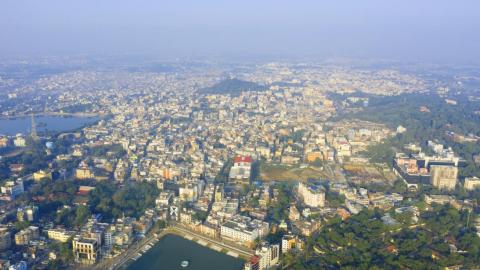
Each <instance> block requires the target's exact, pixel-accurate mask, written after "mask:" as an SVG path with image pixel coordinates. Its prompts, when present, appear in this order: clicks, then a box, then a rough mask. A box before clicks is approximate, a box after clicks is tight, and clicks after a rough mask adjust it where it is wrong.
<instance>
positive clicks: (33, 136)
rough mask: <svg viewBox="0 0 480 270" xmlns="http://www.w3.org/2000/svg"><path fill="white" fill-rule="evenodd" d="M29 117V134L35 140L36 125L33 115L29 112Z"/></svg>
mask: <svg viewBox="0 0 480 270" xmlns="http://www.w3.org/2000/svg"><path fill="white" fill-rule="evenodd" d="M30 119H31V121H30V122H31V128H30V136H31V137H32V139H33V140H35V141H37V140H39V137H38V135H37V125H36V124H35V116H34V115H33V114H31V115H30Z"/></svg>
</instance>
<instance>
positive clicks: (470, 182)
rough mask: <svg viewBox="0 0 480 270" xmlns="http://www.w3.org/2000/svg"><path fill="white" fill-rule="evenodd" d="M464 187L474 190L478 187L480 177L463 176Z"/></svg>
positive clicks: (479, 185) (479, 186)
mask: <svg viewBox="0 0 480 270" xmlns="http://www.w3.org/2000/svg"><path fill="white" fill-rule="evenodd" d="M463 186H464V188H465V189H466V190H474V189H476V188H480V178H478V177H467V178H465V183H464V185H463Z"/></svg>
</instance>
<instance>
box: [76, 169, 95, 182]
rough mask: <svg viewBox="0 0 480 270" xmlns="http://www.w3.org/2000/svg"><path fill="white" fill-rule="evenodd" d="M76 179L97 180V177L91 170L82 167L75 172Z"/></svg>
mask: <svg viewBox="0 0 480 270" xmlns="http://www.w3.org/2000/svg"><path fill="white" fill-rule="evenodd" d="M75 177H76V178H77V179H92V178H95V175H94V174H93V172H92V171H91V170H90V169H89V168H87V167H81V168H78V169H77V170H76V171H75Z"/></svg>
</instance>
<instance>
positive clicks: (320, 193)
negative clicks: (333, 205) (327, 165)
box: [298, 183, 325, 207]
mask: <svg viewBox="0 0 480 270" xmlns="http://www.w3.org/2000/svg"><path fill="white" fill-rule="evenodd" d="M298 196H299V197H300V198H301V199H302V200H303V203H305V205H307V206H310V207H323V206H325V190H324V189H323V188H322V187H321V186H316V185H306V184H304V183H299V184H298Z"/></svg>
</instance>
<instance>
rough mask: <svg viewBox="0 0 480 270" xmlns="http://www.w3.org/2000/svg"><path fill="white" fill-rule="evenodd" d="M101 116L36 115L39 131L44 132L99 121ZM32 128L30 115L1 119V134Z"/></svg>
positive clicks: (78, 126)
mask: <svg viewBox="0 0 480 270" xmlns="http://www.w3.org/2000/svg"><path fill="white" fill-rule="evenodd" d="M99 119H100V117H78V116H67V117H65V116H52V115H38V116H35V123H36V127H37V133H39V134H41V133H42V132H45V131H49V132H52V131H53V132H62V131H69V130H74V129H77V128H80V127H83V126H86V125H88V124H92V123H94V122H96V121H98V120H99ZM30 130H31V118H30V117H18V118H8V119H0V134H2V135H8V136H14V135H16V134H18V133H21V134H28V133H30Z"/></svg>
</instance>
